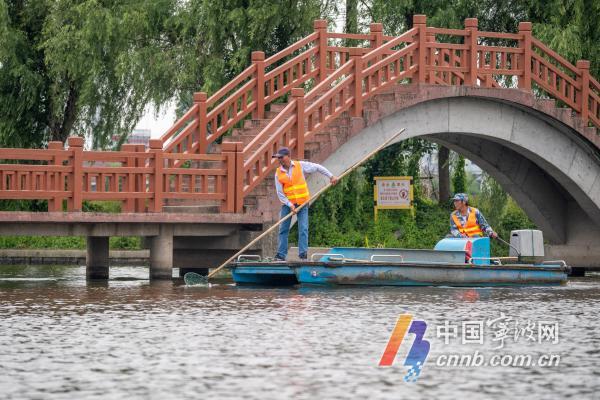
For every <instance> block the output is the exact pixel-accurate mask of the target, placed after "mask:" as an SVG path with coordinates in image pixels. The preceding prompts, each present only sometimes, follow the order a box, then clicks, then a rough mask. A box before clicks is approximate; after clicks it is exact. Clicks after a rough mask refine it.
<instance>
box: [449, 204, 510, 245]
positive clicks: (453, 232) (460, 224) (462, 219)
mask: <svg viewBox="0 0 600 400" xmlns="http://www.w3.org/2000/svg"><path fill="white" fill-rule="evenodd" d="M453 200H454V210H455V211H454V212H452V214H450V236H452V237H483V235H484V234H485V236H489V237H491V238H494V239H495V238H497V237H498V234H497V233H496V232H494V230H493V229H492V227H491V226H490V225H489V224H488V223H487V221H486V220H485V217H484V216H483V214H482V213H481V212H480V211H479V210H478V209H476V208H475V207H469V197H468V196H467V195H466V194H464V193H456V194H455V195H454V198H453Z"/></svg>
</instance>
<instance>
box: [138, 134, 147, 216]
mask: <svg viewBox="0 0 600 400" xmlns="http://www.w3.org/2000/svg"><path fill="white" fill-rule="evenodd" d="M135 151H136V152H137V153H145V152H146V146H144V145H143V144H137V145H135ZM146 161H147V160H146V159H145V158H140V157H136V161H135V165H136V167H139V168H145V167H146ZM135 191H136V192H137V193H146V174H143V173H136V174H135ZM135 212H146V199H145V198H137V199H136V200H135Z"/></svg>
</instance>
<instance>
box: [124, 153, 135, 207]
mask: <svg viewBox="0 0 600 400" xmlns="http://www.w3.org/2000/svg"><path fill="white" fill-rule="evenodd" d="M136 147H137V145H135V144H124V145H122V146H121V151H123V152H126V153H134V152H135V150H136ZM126 160H127V161H126V162H125V167H126V168H127V169H128V171H127V180H126V182H125V185H124V186H126V187H123V191H124V192H128V194H127V198H126V199H125V200H124V201H123V206H122V207H123V209H122V211H125V212H133V211H134V210H135V195H134V194H132V193H133V192H135V166H136V159H135V157H132V156H131V155H128V156H127V157H126Z"/></svg>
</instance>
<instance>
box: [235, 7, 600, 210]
mask: <svg viewBox="0 0 600 400" xmlns="http://www.w3.org/2000/svg"><path fill="white" fill-rule="evenodd" d="M373 25H375V29H373V28H374V27H373ZM373 25H372V27H371V31H372V32H371V35H346V36H345V38H346V39H351V40H366V39H370V40H372V41H375V42H376V43H377V46H373V48H361V47H348V48H345V47H335V48H333V47H330V48H328V56H327V57H328V60H329V61H328V65H336V66H337V64H336V62H337V63H340V62H342V61H345V62H344V63H343V64H341V65H339V67H337V69H335V70H333V71H330V74H329V76H328V77H327V78H325V79H322V80H321V82H320V83H319V84H318V85H317V86H316V87H314V88H313V89H312V90H311V91H310V92H308V93H306V95H304V91H303V89H293V91H292V93H293V95H292V101H291V102H290V103H289V104H288V105H287V107H286V108H285V109H284V110H283V111H282V112H281V113H280V114H279V115H277V116H276V117H275V119H273V120H272V121H271V123H270V124H269V125H267V126H266V127H265V128H264V129H263V130H262V131H261V132H260V133H259V134H258V135H257V136H256V137H255V138H254V140H253V141H252V142H251V143H249V144H248V145H247V146H246V147H245V148H244V150H243V152H242V158H244V159H245V160H246V161H245V162H244V164H243V173H242V174H241V175H240V178H239V179H240V180H239V181H238V183H237V184H236V187H237V188H238V189H237V190H238V192H237V193H238V199H237V200H236V210H237V209H241V203H242V201H243V197H244V196H247V195H248V194H250V192H251V191H252V190H253V189H254V187H256V185H257V184H258V183H260V182H261V181H262V180H263V179H264V178H265V177H266V176H268V175H269V174H271V173H272V171H273V169H274V168H275V165H276V162H275V160H273V159H272V158H271V156H272V155H273V154H274V153H275V152H276V151H277V148H279V147H281V146H287V147H289V148H290V149H292V150H293V151H294V152H295V154H296V155H302V154H303V149H304V143H305V142H306V141H307V140H309V139H310V138H311V137H312V136H313V135H315V134H317V133H318V132H319V131H322V130H323V129H324V128H325V127H326V126H327V125H328V124H329V123H331V122H332V121H333V120H335V119H336V118H337V117H338V116H339V115H340V114H341V113H343V112H345V111H350V112H351V115H353V116H356V117H360V116H362V111H363V102H364V101H365V100H367V99H369V98H370V97H372V96H374V95H375V94H376V93H378V92H380V91H382V90H385V89H388V88H390V87H391V86H393V85H396V84H398V83H401V82H405V83H428V84H440V85H471V86H484V87H518V88H521V89H524V90H531V88H532V83H535V84H537V85H538V86H539V88H540V89H541V90H544V91H546V92H547V93H549V94H550V95H551V96H553V97H554V98H557V99H559V100H562V101H564V102H565V104H567V105H568V106H570V107H571V108H573V109H574V110H575V111H577V112H579V113H580V114H581V117H582V119H583V120H584V121H585V120H586V118H588V117H589V120H590V121H591V122H592V123H593V124H597V122H598V103H599V99H600V97H599V93H600V90H599V86H598V82H597V81H595V80H593V78H591V77H589V63H587V62H580V63H578V66H577V67H575V66H573V65H571V64H569V63H568V62H567V61H566V60H564V59H563V58H562V57H560V56H559V55H558V54H556V53H554V52H552V51H551V50H550V49H548V48H547V47H546V46H544V45H543V44H542V43H540V42H539V41H538V40H536V39H534V38H532V36H531V23H528V22H525V23H521V24H520V25H519V33H498V32H482V31H478V30H477V19H475V18H468V19H467V20H466V21H465V29H441V28H431V27H427V26H426V17H425V16H423V15H416V16H415V17H414V21H413V25H414V28H413V29H411V30H409V31H407V32H405V33H404V34H402V35H401V36H398V37H395V38H391V37H387V38H385V39H384V37H383V36H382V35H381V33H380V31H379V30H378V26H377V25H378V24H373ZM438 36H439V37H441V38H443V39H445V40H446V42H440V41H438V40H437V37H438ZM330 37H332V38H342V37H343V36H342V35H340V34H330ZM490 39H491V40H492V41H493V40H496V41H498V40H501V42H502V43H501V45H497V44H496V45H494V44H490ZM586 63H587V64H586ZM586 68H587V69H586ZM586 101H587V104H583V103H584V102H586ZM586 111H587V112H586ZM300 157H301V156H300Z"/></svg>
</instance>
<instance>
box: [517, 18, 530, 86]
mask: <svg viewBox="0 0 600 400" xmlns="http://www.w3.org/2000/svg"><path fill="white" fill-rule="evenodd" d="M519 34H520V35H521V40H519V48H521V49H523V53H522V55H521V57H520V58H521V65H520V67H521V68H523V74H521V75H519V80H518V86H519V89H523V90H531V22H519Z"/></svg>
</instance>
